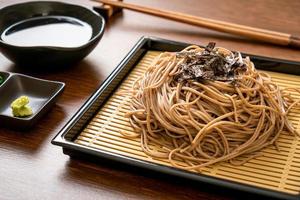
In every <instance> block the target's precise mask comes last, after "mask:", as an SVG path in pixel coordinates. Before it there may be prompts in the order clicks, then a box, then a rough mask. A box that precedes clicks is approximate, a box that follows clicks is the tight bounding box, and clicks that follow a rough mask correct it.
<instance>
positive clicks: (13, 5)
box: [0, 1, 106, 51]
mask: <svg viewBox="0 0 300 200" xmlns="http://www.w3.org/2000/svg"><path fill="white" fill-rule="evenodd" d="M26 4H57V5H59V4H60V5H65V6H71V7H77V8H79V9H83V10H86V11H88V12H90V13H91V14H93V15H94V16H96V17H98V18H99V19H100V20H101V27H100V30H99V31H98V33H97V34H96V35H94V36H93V37H91V38H90V39H89V40H88V41H87V42H86V43H85V44H83V45H80V46H76V47H60V46H17V45H12V44H9V43H7V42H5V41H4V40H3V39H2V38H1V36H0V44H2V45H5V46H7V47H10V48H19V49H40V50H42V49H45V50H63V51H73V50H79V49H82V48H85V47H87V46H89V45H90V44H91V43H93V42H94V41H95V40H97V39H98V38H99V37H101V35H103V33H104V29H105V25H106V23H105V20H104V18H103V17H102V16H101V15H99V14H98V13H97V12H95V11H94V10H92V9H89V8H87V7H84V6H80V5H78V4H72V3H65V2H59V1H28V2H24V3H16V4H12V5H9V6H6V7H3V8H1V9H0V13H1V12H3V11H5V10H8V9H12V8H13V7H16V6H21V5H26ZM62 16H64V15H63V14H62ZM74 18H76V17H74ZM76 19H78V18H76ZM79 20H80V19H79ZM85 22H86V21H85ZM86 23H87V22H86ZM12 25H13V24H12ZM91 27H92V26H91ZM92 29H93V27H92ZM2 33H3V32H1V33H0V34H2Z"/></svg>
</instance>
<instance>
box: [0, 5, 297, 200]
mask: <svg viewBox="0 0 300 200" xmlns="http://www.w3.org/2000/svg"><path fill="white" fill-rule="evenodd" d="M16 2H21V1H18V0H12V1H11V0H2V1H0V7H3V6H6V5H10V4H12V3H16ZM67 2H72V3H78V4H81V5H85V6H87V7H91V6H92V5H95V3H91V2H88V1H83V0H82V1H80V0H76V1H75V0H74V1H67ZM129 2H131V3H139V4H143V5H147V6H152V7H157V6H159V7H160V8H164V9H169V10H174V11H180V12H186V13H190V14H193V15H198V16H203V17H209V18H213V19H217V20H224V21H228V22H233V23H239V24H244V25H249V26H255V27H259V28H266V29H270V30H275V31H284V32H288V33H291V34H293V35H298V36H299V35H300V27H299V21H300V15H299V14H297V13H298V11H299V9H300V2H299V1H292V0H290V1H277V0H248V1H238V0H229V1H223V0H186V1H182V0H172V1H171V0H168V1H159V0H151V1H150V0H147V1H137V0H136V1H129ZM143 35H151V36H157V37H163V38H167V39H172V40H179V41H184V42H189V43H197V44H206V43H208V42H209V41H216V42H217V43H218V45H219V46H224V47H226V48H229V49H235V50H239V51H242V52H246V53H251V54H260V55H264V56H271V57H278V58H284V59H290V60H297V61H300V53H299V50H293V49H289V48H285V47H278V46H273V45H270V44H263V43H257V42H252V41H251V40H245V39H241V38H238V37H234V36H231V35H228V34H223V33H218V32H215V31H210V30H206V29H202V28H197V27H193V26H189V25H184V24H180V23H177V22H171V21H167V20H163V19H159V18H155V17H151V16H146V15H142V14H137V13H133V12H130V11H124V12H123V13H122V14H118V15H117V16H115V17H114V18H113V19H112V20H111V21H110V22H109V23H108V26H107V28H106V31H105V34H104V37H103V38H102V40H101V42H100V43H99V45H98V46H97V48H96V49H95V50H94V51H93V52H92V53H91V54H90V55H89V56H88V57H87V58H86V59H85V60H84V61H82V62H80V63H79V64H78V65H76V66H73V67H72V68H69V69H64V70H61V71H59V72H52V73H49V72H46V71H43V72H39V73H37V72H32V71H28V70H25V69H18V68H17V67H15V66H14V65H13V64H12V63H10V62H9V61H8V60H7V59H6V58H4V57H3V56H2V55H0V70H1V71H5V70H7V71H12V72H21V73H24V74H29V75H33V76H36V77H40V78H46V79H51V80H58V81H63V82H65V83H66V89H65V91H64V93H63V95H62V96H61V98H60V99H59V101H58V102H57V104H56V105H55V106H54V107H53V109H52V110H51V111H50V112H49V113H48V114H47V115H46V116H45V117H44V118H43V119H42V120H41V121H40V122H39V123H38V125H37V126H36V127H35V128H34V129H32V130H31V131H29V132H26V133H22V132H16V131H11V130H8V129H1V128H0V180H1V181H0V199H14V200H15V199H239V198H242V197H243V198H244V195H243V194H240V193H237V192H232V191H228V190H223V189H220V188H215V187H211V186H207V185H204V184H196V183H190V182H188V181H184V180H181V179H175V178H172V177H169V176H163V175H160V174H155V173H150V172H145V171H137V170H136V169H130V168H128V167H125V166H122V165H120V164H111V163H107V162H102V163H98V164H95V163H93V162H89V161H82V160H77V159H70V158H69V157H68V156H66V155H64V154H62V151H61V149H60V148H59V147H57V146H53V145H51V144H50V141H51V139H52V138H53V137H54V136H55V135H56V133H57V132H58V131H59V130H60V129H61V128H62V127H63V126H64V124H65V123H66V122H67V121H68V120H69V119H70V118H71V117H72V115H73V114H74V113H75V112H76V111H77V110H78V109H79V108H80V106H82V104H83V103H84V102H85V100H86V99H87V98H88V97H89V96H90V95H91V94H92V93H93V92H94V91H95V90H96V88H97V87H98V86H99V85H100V84H101V82H102V81H103V80H104V79H105V78H106V77H107V76H108V75H109V73H110V72H111V71H112V70H113V68H114V67H115V66H116V65H117V64H118V63H119V62H120V61H121V59H122V58H123V57H124V56H125V55H126V53H127V52H128V51H129V50H130V49H131V48H132V46H133V45H134V44H135V43H136V42H137V40H138V39H139V38H140V37H141V36H143ZM2 95H5V94H0V98H1V96H2ZM0 124H1V122H0Z"/></svg>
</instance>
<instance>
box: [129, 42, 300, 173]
mask: <svg viewBox="0 0 300 200" xmlns="http://www.w3.org/2000/svg"><path fill="white" fill-rule="evenodd" d="M214 50H215V51H216V52H218V53H219V54H220V55H221V54H222V55H223V56H230V55H232V54H233V53H232V52H230V51H228V50H226V49H223V48H214ZM203 51H205V49H204V48H200V47H198V46H194V45H193V46H189V47H187V48H186V49H184V50H182V51H181V53H179V54H178V53H174V52H165V53H161V54H160V55H159V56H158V57H157V58H156V59H155V61H154V62H153V64H152V65H151V66H150V67H149V68H148V69H147V71H146V73H145V74H144V76H143V77H140V78H138V79H137V80H136V81H135V82H134V84H133V86H132V91H130V94H131V95H130V98H131V99H130V106H131V111H130V112H128V113H127V114H126V116H127V117H128V118H129V120H130V123H131V124H132V127H133V128H134V129H135V131H136V134H133V135H128V134H126V137H140V138H141V147H142V149H143V151H144V152H145V153H146V154H148V155H150V156H152V157H155V158H159V159H161V158H162V159H168V160H169V161H170V163H171V164H172V165H173V166H176V167H179V168H183V169H195V170H198V169H201V168H202V167H205V166H209V165H212V164H214V163H217V162H220V161H229V162H231V163H232V164H243V163H244V162H246V161H247V160H248V159H250V158H252V157H254V156H256V155H258V153H259V152H260V150H261V149H263V148H265V147H267V146H269V145H275V146H276V141H277V139H278V137H279V135H280V133H281V132H282V131H283V130H287V131H288V132H289V133H291V134H295V133H296V132H295V130H294V128H293V127H292V125H291V123H290V122H289V121H288V119H287V113H288V112H289V111H290V109H291V107H293V106H295V105H296V104H297V103H298V102H299V100H297V99H294V98H292V97H291V96H290V94H289V92H288V91H290V90H293V89H286V90H285V91H283V90H281V89H280V88H279V87H278V86H277V85H276V84H275V83H274V82H272V80H271V77H270V76H269V75H268V74H265V73H260V72H258V71H257V70H256V69H255V67H254V65H253V63H252V62H251V61H250V60H249V58H244V59H242V62H243V63H244V65H245V71H243V72H238V74H235V77H234V78H233V79H232V78H231V79H228V80H209V79H201V80H199V79H188V80H179V79H178V76H179V75H180V73H182V70H183V67H182V66H183V63H184V62H185V61H186V59H187V56H185V53H186V55H188V53H191V52H192V53H194V54H197V53H200V54H201V53H202V52H203ZM240 59H241V57H240ZM294 90H295V91H297V92H299V90H297V89H294ZM236 158H243V159H236ZM182 163H185V165H182Z"/></svg>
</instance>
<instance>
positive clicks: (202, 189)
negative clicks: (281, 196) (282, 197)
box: [62, 157, 271, 200]
mask: <svg viewBox="0 0 300 200" xmlns="http://www.w3.org/2000/svg"><path fill="white" fill-rule="evenodd" d="M65 170H66V171H65V173H64V174H63V175H62V176H63V179H64V180H67V181H72V182H79V183H81V184H85V185H86V184H88V185H91V186H93V187H96V188H97V187H99V188H107V190H114V191H117V192H122V193H126V194H130V195H136V196H137V197H139V198H141V197H152V198H157V199H159V198H165V196H166V195H168V194H171V195H168V196H167V197H168V198H166V199H186V200H188V199H224V200H225V199H244V200H250V199H261V198H262V196H258V195H254V194H249V193H245V192H240V191H236V190H232V189H225V188H222V187H220V186H214V185H210V184H206V183H199V182H196V181H191V180H187V179H184V178H179V177H175V176H171V175H166V174H162V173H159V172H153V171H150V170H146V169H141V168H138V167H133V166H128V165H125V164H122V163H117V162H113V161H110V160H106V159H102V160H99V159H97V160H96V161H95V159H93V158H88V157H85V159H84V160H82V159H81V158H73V159H70V161H69V162H68V163H67V165H66V169H65ZM263 199H265V200H269V199H271V198H267V197H263Z"/></svg>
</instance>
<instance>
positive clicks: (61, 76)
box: [0, 60, 103, 154]
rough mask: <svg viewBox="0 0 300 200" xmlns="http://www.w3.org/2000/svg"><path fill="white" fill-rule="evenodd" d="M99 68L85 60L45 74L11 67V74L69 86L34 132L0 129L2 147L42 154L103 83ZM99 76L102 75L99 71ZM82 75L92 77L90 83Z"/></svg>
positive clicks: (33, 128)
mask: <svg viewBox="0 0 300 200" xmlns="http://www.w3.org/2000/svg"><path fill="white" fill-rule="evenodd" d="M96 67H97V66H94V65H93V64H91V63H89V62H88V61H85V60H84V61H82V62H80V63H78V64H77V65H75V66H73V67H71V68H65V69H62V70H61V71H59V72H51V73H49V72H45V71H44V72H36V71H31V70H25V69H23V68H18V67H16V66H13V65H12V66H10V67H9V69H8V70H9V71H12V72H17V73H23V74H27V75H30V76H35V77H38V78H43V79H48V80H56V81H62V82H65V83H66V87H65V90H64V92H63V94H62V95H61V96H60V97H59V99H58V101H57V103H56V105H54V106H53V108H51V109H50V111H49V112H48V113H47V114H46V115H44V116H43V117H42V118H41V119H40V120H39V121H38V122H37V124H36V125H35V126H34V127H32V129H30V130H28V131H25V132H21V131H17V130H16V131H15V130H10V129H8V128H0V146H1V147H3V148H6V149H10V148H13V149H16V150H20V151H23V152H25V153H29V154H32V153H36V152H38V151H39V149H40V147H41V146H43V144H44V143H45V142H48V143H49V145H50V141H51V139H52V138H53V137H54V136H55V135H56V134H57V132H58V131H59V130H60V129H61V128H62V127H63V126H64V124H65V123H67V121H69V119H70V118H71V117H72V115H73V114H75V112H76V111H77V109H79V107H80V106H81V105H82V104H83V103H84V102H85V101H86V100H87V98H88V97H89V96H90V95H91V94H92V93H93V92H94V90H95V89H96V88H97V87H98V86H99V85H100V83H101V81H102V80H103V76H101V75H100V76H99V75H97V73H96V69H95V68H96ZM99 73H101V72H99V69H98V74H99ZM66 74H67V75H66ZM80 76H84V77H88V80H87V83H82V82H81V80H82V79H80ZM74 92H76V93H74ZM78 105H80V106H78ZM77 106H78V108H77Z"/></svg>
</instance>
